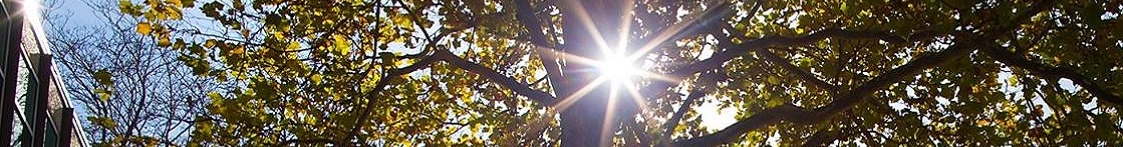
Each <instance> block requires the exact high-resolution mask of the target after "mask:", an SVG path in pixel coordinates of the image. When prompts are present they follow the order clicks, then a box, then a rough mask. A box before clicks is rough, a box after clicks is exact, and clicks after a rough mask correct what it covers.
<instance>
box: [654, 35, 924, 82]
mask: <svg viewBox="0 0 1123 147" xmlns="http://www.w3.org/2000/svg"><path fill="white" fill-rule="evenodd" d="M735 34H736V33H735ZM937 34H938V33H928V32H927V31H925V32H919V33H914V34H912V35H911V36H910V37H908V38H903V37H897V36H899V35H896V34H893V33H889V32H885V31H850V30H843V29H838V28H831V29H826V30H822V31H819V32H815V33H812V34H810V35H807V36H803V37H784V36H765V37H761V38H760V39H756V40H752V41H748V42H745V43H742V44H736V45H734V46H731V47H725V48H726V49H727V50H725V51H722V52H718V53H714V54H713V56H711V57H710V58H707V59H705V60H702V61H698V62H694V63H691V64H688V65H685V66H682V67H679V68H676V69H674V70H672V72H671V73H668V74H665V76H667V77H672V78H682V77H687V76H690V75H692V74H694V73H698V72H702V71H706V70H712V69H717V68H720V67H721V66H722V65H723V64H725V62H728V61H729V60H732V59H733V58H736V57H740V56H742V55H745V54H746V53H748V52H752V51H759V50H763V49H766V48H770V47H791V46H804V45H810V44H812V43H815V42H818V41H822V40H825V39H829V38H838V39H881V40H883V41H886V42H890V43H906V42H913V41H918V40H921V39H925V38H931V37H935V36H937ZM675 84H676V83H673V82H669V81H655V82H653V83H652V84H651V85H649V86H647V87H644V88H643V89H641V90H640V91H643V92H644V94H645V95H644V97H647V98H659V97H663V96H665V95H666V89H667V88H670V87H671V86H673V85H675Z"/></svg>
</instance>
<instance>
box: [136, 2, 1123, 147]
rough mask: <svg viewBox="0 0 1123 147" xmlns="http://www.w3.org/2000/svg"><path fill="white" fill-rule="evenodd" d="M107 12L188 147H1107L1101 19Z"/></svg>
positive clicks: (409, 7) (247, 7)
mask: <svg viewBox="0 0 1123 147" xmlns="http://www.w3.org/2000/svg"><path fill="white" fill-rule="evenodd" d="M120 2H121V3H120V10H121V12H122V13H125V14H129V15H132V16H134V17H138V18H141V19H142V21H141V22H139V23H137V25H136V27H135V29H136V32H138V33H140V34H144V35H147V36H150V37H152V38H153V39H155V40H157V43H156V45H157V46H160V47H164V48H166V49H171V50H176V51H179V52H180V53H181V56H180V57H179V58H178V59H179V60H180V61H182V63H184V64H186V65H187V66H190V67H191V68H193V71H194V73H195V74H196V75H199V76H205V77H213V78H216V79H218V80H219V81H221V82H233V83H236V85H238V86H236V87H237V88H229V89H224V90H218V91H214V92H212V93H210V94H209V101H208V105H207V113H205V114H199V115H198V116H197V117H196V118H195V120H194V121H193V122H194V126H193V128H192V130H193V131H192V132H191V134H192V135H191V139H190V141H189V143H188V144H190V145H218V146H260V145H326V144H333V145H340V146H371V145H374V146H382V145H395V146H396V145H419V144H424V145H436V146H443V145H447V144H472V145H494V146H556V145H562V146H598V145H600V146H603V145H637V146H665V145H669V146H717V145H732V146H740V145H749V146H754V145H767V144H779V145H781V146H794V145H811V146H816V145H832V144H834V145H838V144H868V145H874V144H885V145H888V146H894V145H895V144H913V145H940V146H944V145H957V146H958V145H967V146H974V145H1015V146H1021V145H1052V144H1068V145H1073V146H1082V145H1107V146H1119V145H1123V139H1121V138H1123V134H1121V133H1120V132H1123V128H1121V127H1120V125H1123V121H1121V120H1120V115H1119V114H1118V111H1119V109H1118V107H1119V106H1120V104H1123V98H1120V97H1121V96H1123V74H1121V73H1123V62H1120V61H1119V59H1118V57H1120V56H1123V41H1120V40H1121V38H1120V37H1123V31H1121V30H1123V21H1119V19H1118V17H1117V16H1119V14H1120V9H1121V8H1123V3H1121V1H1117V0H1070V1H1066V0H999V1H982V0H827V1H782V0H754V1H726V0H710V1H679V0H628V1H613V0H513V1H495V0H469V1H456V0H436V1H430V0H244V1H243V0H234V1H213V2H195V1H194V0H146V1H143V2H140V3H136V2H134V1H129V0H121V1H120ZM197 15H202V16H197ZM613 54H624V55H626V57H630V58H626V59H627V60H622V61H621V62H627V63H630V65H632V66H634V67H635V68H638V69H639V70H642V72H639V73H641V74H638V75H634V76H633V75H629V76H625V77H622V78H621V77H615V78H604V77H605V76H604V75H607V74H606V73H605V72H604V71H605V69H604V68H600V67H602V66H604V65H605V64H616V63H610V62H605V60H604V58H605V56H614V55H613ZM613 62H616V61H613ZM606 81H607V82H606ZM705 102H717V103H719V104H720V107H729V108H735V109H736V110H737V119H738V120H739V121H738V122H736V123H734V124H732V125H730V126H728V127H726V128H716V129H717V131H710V130H708V129H707V128H704V127H702V126H701V125H700V123H701V122H702V120H701V119H700V117H699V116H700V113H701V112H698V111H695V110H694V109H692V108H696V107H699V106H700V105H702V104H703V103H705Z"/></svg>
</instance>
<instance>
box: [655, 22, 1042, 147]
mask: <svg viewBox="0 0 1123 147" xmlns="http://www.w3.org/2000/svg"><path fill="white" fill-rule="evenodd" d="M1051 7H1053V1H1052V0H1043V1H1042V2H1040V3H1038V5H1034V6H1033V7H1031V8H1030V9H1029V10H1028V11H1027V12H1026V13H1021V14H1020V15H1019V16H1018V17H1016V19H1015V20H1017V21H1015V22H1024V21H1027V20H1028V18H1029V16H1033V15H1036V14H1037V13H1040V12H1041V11H1044V10H1045V9H1048V8H1051ZM1018 25H1020V23H1009V25H1005V26H998V27H995V28H994V29H991V30H988V31H985V32H981V33H980V34H977V36H974V35H972V36H968V35H970V34H967V35H963V36H956V37H955V44H953V45H951V46H950V47H948V48H947V49H945V50H943V51H940V52H936V53H933V54H929V55H927V56H922V57H919V58H917V59H916V60H913V61H910V62H909V63H906V64H905V65H901V66H899V67H897V68H894V69H893V70H890V71H889V72H886V73H884V74H881V75H878V76H877V77H874V78H873V79H871V80H869V81H866V82H865V83H863V84H862V85H860V86H858V87H856V88H854V89H851V90H850V92H849V93H846V94H845V95H842V96H838V97H836V98H835V99H834V101H831V103H828V104H827V105H825V106H822V107H818V108H815V109H807V108H801V107H798V106H794V105H783V106H779V107H774V108H770V109H766V110H764V111H761V112H758V113H756V114H755V115H753V116H750V117H749V118H746V119H742V120H741V121H739V122H737V123H734V124H733V125H731V126H729V127H726V128H725V129H722V130H721V131H718V132H716V133H714V134H710V135H705V136H702V137H697V138H692V139H689V140H684V141H680V142H675V144H674V145H675V146H717V145H721V144H725V143H728V142H733V141H734V140H736V139H738V138H740V136H741V135H742V134H744V133H747V132H749V131H752V130H755V129H758V128H761V127H764V126H768V125H771V124H774V123H777V122H780V121H787V122H792V123H797V124H812V123H818V122H822V121H825V120H827V119H829V118H831V117H832V116H833V115H835V114H837V113H838V112H841V111H844V110H847V109H849V108H851V107H853V106H854V105H856V104H858V103H861V102H863V101H865V100H866V99H869V97H870V95H871V94H873V93H874V92H876V91H877V90H878V89H882V88H884V87H886V86H889V85H891V84H893V83H897V82H898V81H900V80H902V79H904V78H907V77H912V76H914V75H916V74H918V73H920V72H921V71H923V70H925V69H929V68H932V67H936V66H939V65H942V64H945V63H947V62H949V61H952V60H954V59H956V58H959V57H962V56H965V55H968V54H969V53H971V52H972V51H974V49H973V48H972V47H970V46H972V45H979V44H993V42H994V41H996V39H995V38H993V36H1000V35H1002V34H1005V33H1008V32H1010V31H1012V30H1014V29H1015V28H1017V26H1018Z"/></svg>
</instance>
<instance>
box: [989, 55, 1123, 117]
mask: <svg viewBox="0 0 1123 147" xmlns="http://www.w3.org/2000/svg"><path fill="white" fill-rule="evenodd" d="M987 47H988V48H986V49H983V50H982V51H983V52H984V53H986V55H987V56H990V57H991V58H994V59H995V60H998V61H999V62H1002V63H1004V64H1006V65H1010V66H1013V67H1017V68H1021V69H1024V70H1027V71H1029V72H1030V73H1033V74H1036V75H1042V76H1049V77H1063V78H1067V79H1069V80H1072V83H1074V84H1076V85H1080V87H1083V88H1084V89H1085V90H1088V93H1091V94H1092V95H1093V96H1096V97H1097V98H1100V100H1103V101H1106V102H1108V103H1112V104H1116V105H1123V98H1120V96H1118V95H1114V94H1112V93H1111V92H1110V91H1109V90H1108V89H1107V88H1106V87H1104V86H1103V85H1101V84H1098V83H1097V81H1095V80H1093V79H1092V78H1088V77H1087V76H1084V75H1083V74H1080V73H1076V70H1074V69H1071V68H1066V67H1050V66H1048V65H1045V64H1041V63H1038V62H1034V61H1030V60H1029V59H1026V58H1025V57H1023V56H1021V55H1018V54H1017V53H1014V52H1010V51H1009V50H1006V49H1004V48H1002V47H999V46H998V45H997V44H993V43H991V44H989V45H987Z"/></svg>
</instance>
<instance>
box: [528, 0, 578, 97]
mask: <svg viewBox="0 0 1123 147" xmlns="http://www.w3.org/2000/svg"><path fill="white" fill-rule="evenodd" d="M528 1H529V0H516V1H515V6H516V7H517V8H518V11H517V13H516V14H515V15H516V18H517V19H518V20H519V23H521V24H522V25H523V27H525V28H526V30H527V32H530V41H531V44H534V49H535V51H537V54H538V58H539V59H541V60H542V67H543V68H545V69H546V77H548V78H549V79H550V86H551V87H553V88H554V92H555V93H554V94H555V95H559V93H557V92H559V91H566V90H559V88H563V89H564V88H565V86H562V85H567V84H564V83H562V82H564V81H565V80H562V79H565V78H564V75H562V72H561V67H560V66H559V65H558V62H557V59H558V58H557V51H556V50H554V49H555V48H557V46H556V45H554V44H550V42H549V41H548V40H546V35H545V34H543V33H542V30H540V29H541V28H542V25H541V24H539V23H538V19H537V18H538V17H536V16H535V15H534V12H535V11H534V9H533V8H532V7H531V6H530V2H528Z"/></svg>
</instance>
